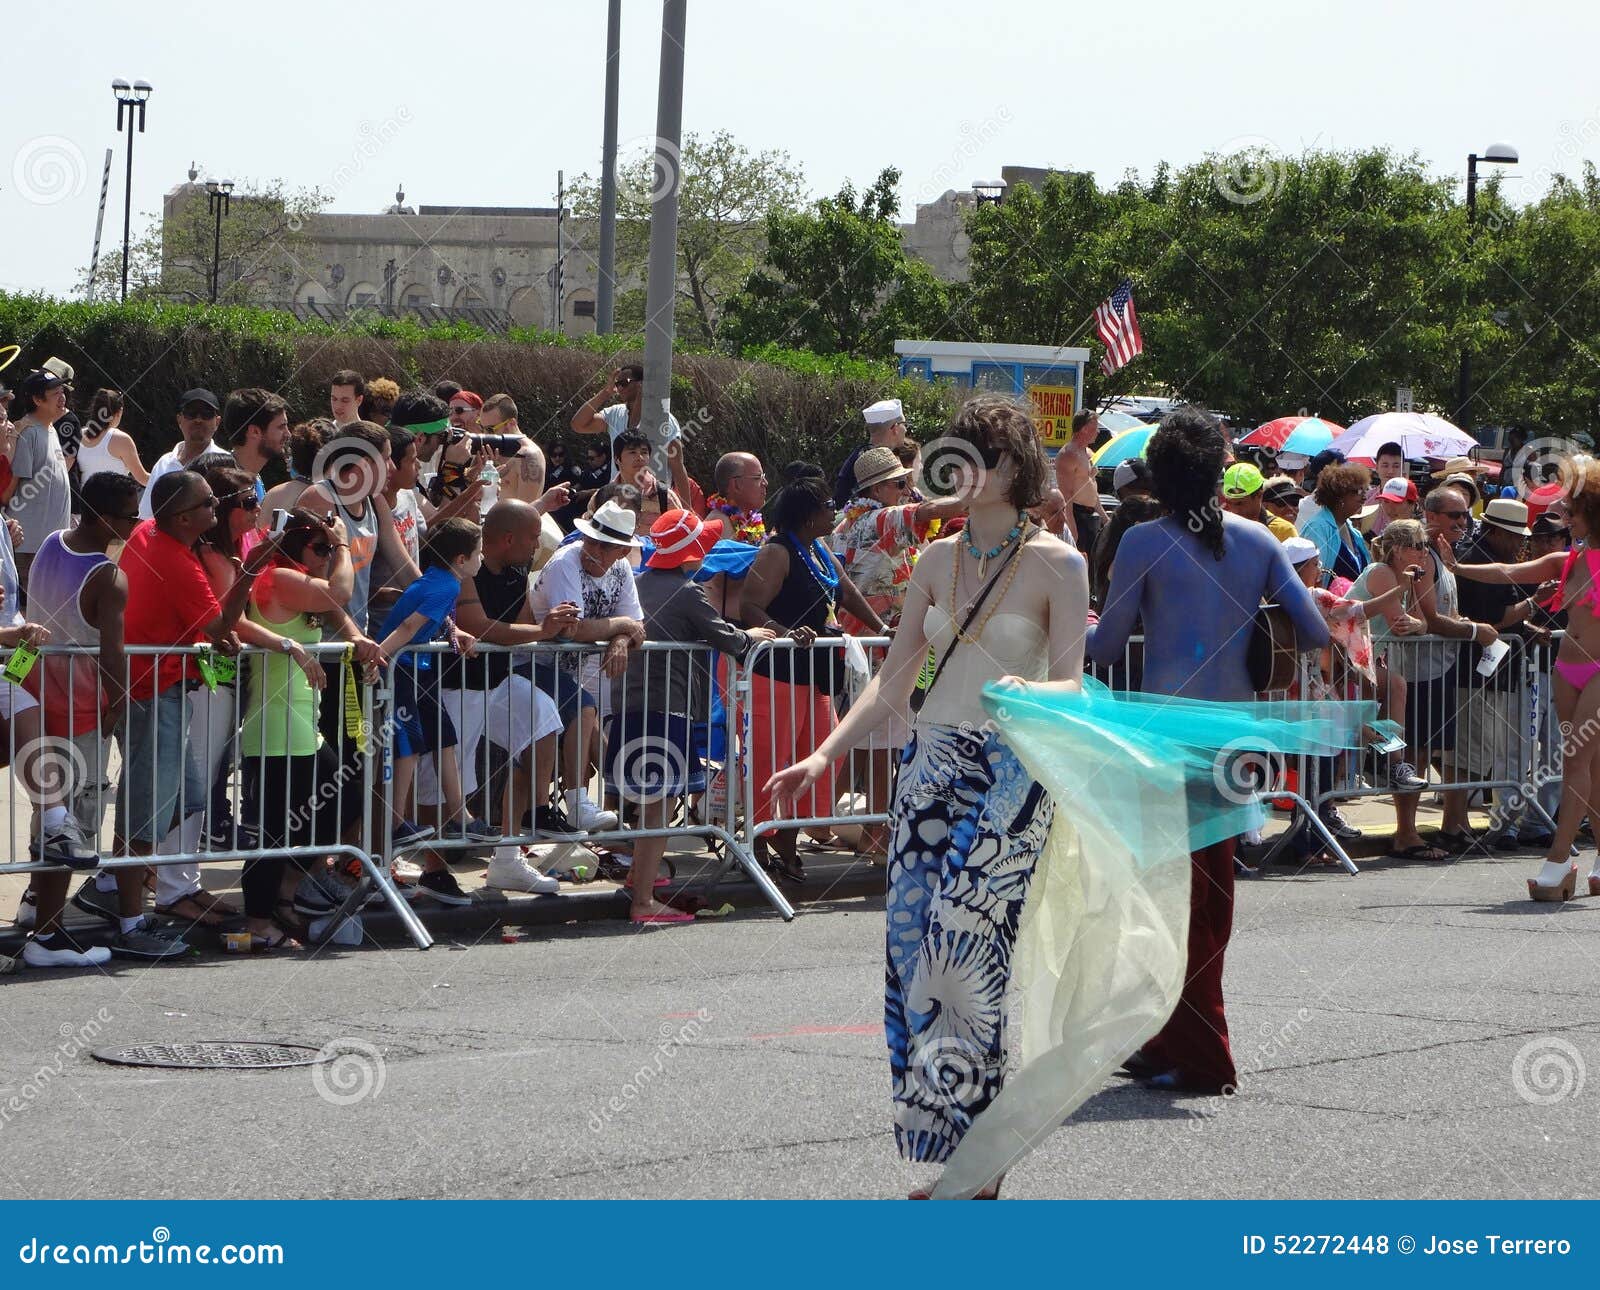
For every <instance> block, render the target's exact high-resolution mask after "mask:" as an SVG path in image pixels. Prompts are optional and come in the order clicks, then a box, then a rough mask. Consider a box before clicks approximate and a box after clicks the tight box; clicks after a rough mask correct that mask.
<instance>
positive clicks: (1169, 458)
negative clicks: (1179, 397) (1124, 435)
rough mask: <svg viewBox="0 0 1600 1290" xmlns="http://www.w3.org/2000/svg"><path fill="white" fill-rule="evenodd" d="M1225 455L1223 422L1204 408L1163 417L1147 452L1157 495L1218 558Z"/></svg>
mask: <svg viewBox="0 0 1600 1290" xmlns="http://www.w3.org/2000/svg"><path fill="white" fill-rule="evenodd" d="M1227 455H1228V454H1227V442H1226V440H1224V439H1223V437H1222V427H1221V426H1219V425H1218V424H1217V422H1216V421H1215V420H1214V419H1213V418H1211V417H1209V416H1207V415H1206V414H1205V413H1204V412H1202V411H1200V409H1198V408H1188V407H1185V408H1178V409H1177V410H1176V411H1174V412H1169V413H1167V415H1166V416H1164V417H1162V418H1161V428H1160V429H1159V430H1157V431H1156V432H1155V434H1153V435H1151V436H1150V447H1149V449H1148V450H1147V451H1146V452H1145V460H1146V461H1147V462H1148V463H1149V465H1150V486H1151V491H1152V492H1154V493H1155V495H1156V499H1157V500H1158V501H1159V502H1160V503H1161V504H1162V505H1163V506H1164V507H1166V508H1167V514H1169V515H1171V516H1172V517H1173V518H1174V519H1176V520H1178V521H1179V522H1180V523H1182V524H1183V525H1184V527H1185V528H1187V529H1188V530H1189V532H1191V533H1193V534H1194V535H1195V537H1197V538H1199V539H1200V545H1201V546H1203V547H1205V548H1206V549H1207V550H1208V551H1210V552H1211V555H1212V557H1213V558H1214V559H1217V560H1220V559H1222V556H1223V549H1224V548H1223V542H1222V502H1221V501H1220V500H1219V499H1218V497H1217V484H1218V482H1219V481H1220V480H1221V478H1222V463H1223V461H1224V459H1225V458H1226V457H1227Z"/></svg>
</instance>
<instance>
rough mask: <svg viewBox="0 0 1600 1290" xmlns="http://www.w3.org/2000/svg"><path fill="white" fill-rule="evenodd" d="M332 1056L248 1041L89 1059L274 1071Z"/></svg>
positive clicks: (142, 1048) (144, 1048)
mask: <svg viewBox="0 0 1600 1290" xmlns="http://www.w3.org/2000/svg"><path fill="white" fill-rule="evenodd" d="M331 1055H332V1054H329V1053H326V1052H324V1051H323V1050H322V1049H320V1048H312V1047H310V1046H309V1045H307V1044H263V1043H255V1042H254V1041H251V1040H233V1039H223V1040H210V1039H205V1040H197V1041H195V1042H194V1043H188V1044H127V1045H125V1046H123V1047H120V1048H96V1049H95V1050H94V1051H93V1052H92V1053H91V1054H90V1056H92V1057H93V1058H94V1059H95V1060H96V1061H97V1062H109V1063H111V1064H112V1065H113V1066H160V1067H163V1068H164V1069H167V1070H276V1069H278V1068H280V1067H284V1066H315V1065H316V1064H317V1063H318V1062H323V1061H327V1060H328V1058H329V1057H330V1056H331Z"/></svg>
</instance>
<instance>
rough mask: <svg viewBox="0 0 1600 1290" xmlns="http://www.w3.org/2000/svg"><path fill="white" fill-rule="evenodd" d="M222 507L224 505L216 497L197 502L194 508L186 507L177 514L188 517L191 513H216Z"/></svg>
mask: <svg viewBox="0 0 1600 1290" xmlns="http://www.w3.org/2000/svg"><path fill="white" fill-rule="evenodd" d="M220 505H222V503H221V502H219V501H217V499H216V498H215V497H208V498H206V499H205V501H203V502H196V503H195V504H194V505H193V506H185V507H184V508H183V509H182V510H181V511H178V512H176V513H177V514H179V515H187V514H188V513H189V512H190V511H214V510H216V509H217V507H218V506H220Z"/></svg>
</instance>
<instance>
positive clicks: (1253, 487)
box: [1222, 461, 1266, 501]
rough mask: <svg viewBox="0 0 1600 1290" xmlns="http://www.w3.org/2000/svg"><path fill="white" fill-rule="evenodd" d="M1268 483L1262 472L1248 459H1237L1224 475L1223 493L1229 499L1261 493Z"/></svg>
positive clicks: (1235, 499)
mask: <svg viewBox="0 0 1600 1290" xmlns="http://www.w3.org/2000/svg"><path fill="white" fill-rule="evenodd" d="M1264 483H1266V480H1265V479H1263V478H1262V476H1261V472H1260V471H1259V470H1257V469H1256V468H1255V467H1254V466H1252V465H1251V464H1250V463H1249V462H1248V461H1236V462H1234V464H1233V465H1231V466H1229V467H1228V469H1227V470H1226V471H1224V472H1223V475H1222V495H1223V496H1224V497H1226V498H1227V499H1228V500H1229V501H1237V500H1238V499H1239V498H1241V497H1249V496H1250V495H1251V494H1253V493H1259V492H1260V491H1261V486H1262V485H1263V484H1264Z"/></svg>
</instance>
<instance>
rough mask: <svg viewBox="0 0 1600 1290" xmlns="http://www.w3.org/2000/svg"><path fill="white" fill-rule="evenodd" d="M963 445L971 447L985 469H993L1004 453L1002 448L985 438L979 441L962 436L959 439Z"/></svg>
mask: <svg viewBox="0 0 1600 1290" xmlns="http://www.w3.org/2000/svg"><path fill="white" fill-rule="evenodd" d="M960 442H961V443H962V444H963V445H964V446H966V447H968V448H970V449H972V451H973V452H974V453H975V454H976V455H977V458H978V460H979V462H981V463H982V465H983V468H984V469H985V470H993V469H994V468H995V467H996V466H998V465H999V464H1000V458H1002V457H1004V456H1005V455H1006V450H1005V449H1004V448H996V447H995V446H994V445H993V444H992V443H990V442H989V441H988V440H987V439H984V440H982V441H981V442H980V441H979V440H976V439H968V438H965V437H962V439H961V441H960Z"/></svg>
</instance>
